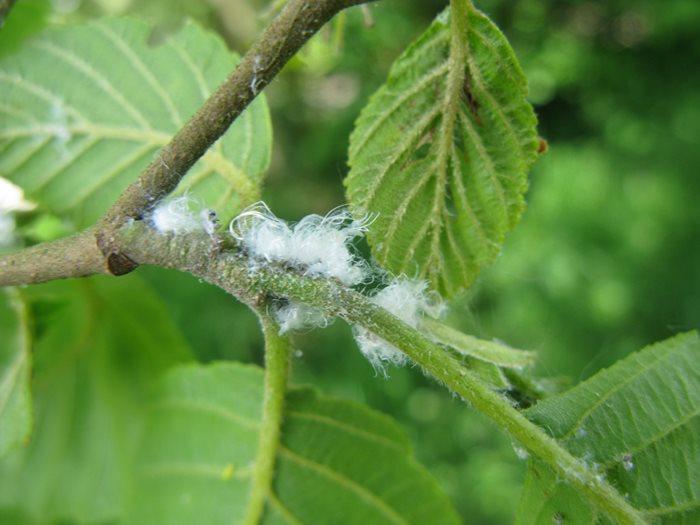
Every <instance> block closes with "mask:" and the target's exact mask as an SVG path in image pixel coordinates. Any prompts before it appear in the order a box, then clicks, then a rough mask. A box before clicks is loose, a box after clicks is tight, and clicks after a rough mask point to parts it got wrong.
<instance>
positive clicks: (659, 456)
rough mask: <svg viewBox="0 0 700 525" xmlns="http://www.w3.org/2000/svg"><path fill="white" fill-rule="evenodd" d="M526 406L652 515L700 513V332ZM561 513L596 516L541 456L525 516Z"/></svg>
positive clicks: (529, 519) (531, 476) (672, 520)
mask: <svg viewBox="0 0 700 525" xmlns="http://www.w3.org/2000/svg"><path fill="white" fill-rule="evenodd" d="M526 413H527V415H528V417H530V419H532V420H533V421H534V422H536V423H537V424H539V425H541V426H542V427H544V428H546V429H547V430H548V431H549V432H550V433H551V434H552V436H553V437H555V438H556V439H558V440H560V441H561V442H563V443H564V444H565V445H566V447H567V448H568V449H569V450H570V451H571V452H572V453H573V454H574V455H576V456H578V457H580V458H582V459H584V460H585V461H586V462H588V463H589V465H590V466H591V468H594V469H596V471H598V472H599V473H600V475H601V476H605V477H606V478H607V479H608V480H609V481H610V482H611V483H612V484H613V485H615V486H616V487H617V489H618V490H619V491H620V492H621V493H622V494H625V495H626V496H627V497H628V498H629V501H630V503H632V504H633V505H634V506H635V507H636V508H638V509H639V510H641V511H642V512H643V513H644V515H645V516H646V517H647V518H648V519H649V520H650V521H653V522H654V523H664V524H686V523H687V524H691V523H698V522H700V476H699V475H698V473H699V472H700V417H699V416H700V339H699V338H698V335H697V333H695V332H691V333H687V334H682V335H678V336H676V337H674V338H672V339H669V340H666V341H663V342H661V343H657V344H654V345H651V346H649V347H647V348H645V349H644V350H642V351H640V352H638V353H636V354H633V355H631V356H630V357H628V358H626V359H624V360H623V361H620V362H618V363H617V364H615V365H614V366H612V367H611V368H609V369H607V370H604V371H602V372H600V373H598V374H596V375H595V376H594V377H592V378H591V379H589V380H588V381H586V382H584V383H582V384H580V385H578V386H576V387H575V388H573V389H571V390H569V391H568V392H566V393H564V394H561V395H558V396H554V397H550V398H548V399H546V400H545V401H542V402H540V403H539V404H538V405H536V406H535V407H533V408H532V409H530V410H528V411H527V412H526ZM568 509H578V510H576V512H573V511H571V510H568ZM581 509H588V510H586V511H585V512H584V511H583V510H581ZM555 513H559V514H561V515H562V516H564V517H565V518H566V521H565V522H564V523H594V522H595V521H594V520H595V515H594V513H593V511H592V510H591V509H590V508H588V507H587V505H586V504H585V503H584V502H583V500H580V499H579V497H578V495H577V494H576V493H575V492H574V491H573V490H571V489H570V488H569V487H568V486H567V485H566V484H564V483H563V482H561V481H560V480H558V479H556V477H555V476H554V475H553V474H552V473H551V472H550V471H549V470H548V469H547V467H545V466H544V465H542V464H539V463H533V464H532V465H531V466H530V471H529V473H528V479H527V482H526V489H525V493H524V495H523V499H522V503H521V511H520V521H519V522H518V523H519V524H522V525H525V524H528V525H529V524H543V525H544V524H545V523H546V524H548V525H550V524H551V523H552V519H553V516H554V514H555ZM576 516H578V518H576V519H573V520H572V521H569V518H574V517H576ZM584 516H589V517H586V518H585V519H584V518H583V517H584Z"/></svg>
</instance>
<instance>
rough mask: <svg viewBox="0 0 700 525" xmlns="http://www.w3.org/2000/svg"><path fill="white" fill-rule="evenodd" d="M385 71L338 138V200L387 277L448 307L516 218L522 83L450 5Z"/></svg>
mask: <svg viewBox="0 0 700 525" xmlns="http://www.w3.org/2000/svg"><path fill="white" fill-rule="evenodd" d="M455 6H456V8H458V10H457V12H456V14H455V16H453V17H450V14H449V11H446V12H444V13H443V14H442V15H440V16H439V17H438V18H437V19H436V20H435V22H434V23H433V24H432V25H431V26H430V28H429V29H428V30H427V31H426V32H425V33H424V34H423V35H422V36H421V37H420V38H419V39H418V40H417V41H416V42H415V43H414V44H413V45H411V46H410V47H409V48H408V49H407V50H406V51H405V52H404V54H403V55H402V56H401V57H400V58H399V59H398V60H397V61H396V62H395V63H394V65H393V66H392V68H391V71H390V72H389V78H388V79H387V81H386V84H384V86H382V87H381V88H380V89H379V90H378V91H377V92H376V93H375V94H374V95H373V96H372V98H371V100H370V102H369V104H368V105H367V106H366V107H365V108H364V110H363V111H362V114H361V115H360V118H359V119H358V121H357V124H356V127H355V130H354V132H353V134H352V136H351V138H350V152H349V164H350V173H349V175H348V178H347V179H346V186H347V195H348V200H349V201H350V203H351V205H352V206H353V208H354V209H355V210H357V211H364V212H378V213H379V217H378V218H377V220H376V221H375V222H374V223H373V224H372V225H371V227H370V230H369V233H368V238H369V242H370V245H371V246H372V253H373V254H374V256H375V258H376V259H377V261H378V262H379V263H380V264H381V265H383V266H385V267H386V268H388V269H389V270H391V271H392V272H394V273H396V274H400V273H407V274H409V275H414V274H417V275H418V276H419V277H427V278H428V279H429V280H430V282H431V283H432V286H433V287H434V288H436V289H437V290H439V291H440V292H441V293H443V294H444V295H446V296H453V295H454V294H455V293H457V292H459V291H460V290H462V289H463V288H465V287H466V286H468V285H469V284H470V283H471V282H472V281H473V279H474V277H475V275H476V273H477V272H478V270H479V266H480V265H482V264H484V263H488V262H490V261H492V260H493V259H494V258H495V257H496V256H497V255H498V253H499V250H500V245H501V243H502V241H503V238H504V235H505V233H506V232H507V231H508V230H510V229H511V228H513V227H514V226H515V224H516V223H517V222H518V220H519V219H520V215H521V213H522V210H523V206H524V199H523V195H524V193H525V191H526V189H527V173H528V170H529V169H530V166H531V165H532V163H533V162H534V160H535V158H536V155H537V134H536V130H535V125H536V119H535V115H534V113H533V110H532V107H531V106H530V104H529V103H528V102H527V100H526V98H525V96H526V89H527V86H526V79H525V76H524V74H523V72H522V71H521V69H520V66H519V65H518V63H517V61H516V59H515V56H514V54H513V51H512V49H511V48H510V46H509V45H508V42H507V41H506V39H505V37H504V36H503V34H502V33H501V32H500V31H499V30H498V28H496V26H494V25H493V23H491V21H490V20H489V19H488V18H487V17H486V16H484V15H483V14H482V13H480V12H478V11H476V10H474V9H473V8H472V7H467V6H465V5H464V1H458V2H455Z"/></svg>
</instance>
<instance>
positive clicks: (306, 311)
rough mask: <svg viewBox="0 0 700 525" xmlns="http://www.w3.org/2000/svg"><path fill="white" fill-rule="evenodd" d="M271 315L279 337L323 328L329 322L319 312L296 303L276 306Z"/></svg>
mask: <svg viewBox="0 0 700 525" xmlns="http://www.w3.org/2000/svg"><path fill="white" fill-rule="evenodd" d="M273 315H274V317H275V321H277V324H278V325H279V327H280V332H279V333H280V335H283V334H286V333H288V332H296V331H303V330H311V329H312V328H325V327H326V326H328V325H329V324H330V322H331V320H330V319H329V318H328V317H326V316H325V315H323V312H321V311H320V310H317V309H316V308H312V307H310V306H307V305H305V304H303V303H296V302H288V303H284V304H282V305H276V306H275V307H274V309H273Z"/></svg>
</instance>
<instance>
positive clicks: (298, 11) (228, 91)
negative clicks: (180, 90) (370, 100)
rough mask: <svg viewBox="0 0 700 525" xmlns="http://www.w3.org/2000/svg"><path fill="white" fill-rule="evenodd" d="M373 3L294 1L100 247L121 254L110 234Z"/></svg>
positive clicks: (116, 213) (123, 200)
mask: <svg viewBox="0 0 700 525" xmlns="http://www.w3.org/2000/svg"><path fill="white" fill-rule="evenodd" d="M369 1H373V0H315V1H308V0H289V2H287V4H286V5H285V6H284V8H283V9H282V11H281V12H280V14H279V15H278V16H277V18H275V19H274V20H273V21H272V23H271V24H270V25H269V26H268V27H267V29H265V31H264V32H263V34H262V35H261V36H260V38H259V39H258V41H257V42H256V43H255V44H254V45H253V47H251V48H250V50H249V51H248V52H247V53H246V54H245V56H244V57H243V59H242V60H241V62H240V64H238V66H237V67H236V69H235V70H234V71H233V73H232V74H231V75H230V76H229V77H228V78H227V79H226V81H225V82H224V83H223V84H222V85H221V86H219V87H218V88H217V90H216V91H214V93H213V94H212V95H211V96H210V97H209V99H207V101H206V102H205V103H204V105H203V106H202V107H201V108H200V109H199V111H197V113H196V114H195V115H194V116H193V117H192V118H191V119H190V121H189V122H187V124H185V125H184V126H183V127H182V129H180V131H178V132H177V133H176V134H175V136H174V137H173V138H172V140H171V141H170V143H169V144H167V145H166V146H165V147H164V148H163V149H162V150H161V151H160V153H159V154H158V156H157V157H156V158H155V159H154V160H153V161H152V162H151V163H150V164H149V165H148V167H147V168H146V170H145V171H144V172H143V173H142V174H141V176H140V177H139V178H138V180H136V182H134V183H133V184H131V185H130V186H128V187H127V188H126V190H125V191H124V193H123V194H122V195H121V196H120V197H119V199H118V200H117V201H116V202H115V203H114V204H113V205H112V207H111V208H110V209H109V210H108V211H107V213H106V214H105V215H104V217H103V218H102V219H101V221H100V226H101V227H100V230H99V231H98V239H99V245H100V247H101V249H102V250H103V252H104V253H105V255H106V256H107V255H109V254H115V253H119V250H118V246H117V245H116V244H115V239H114V238H113V236H112V235H111V232H112V231H113V230H114V229H115V228H118V227H119V226H121V224H123V222H124V221H125V220H126V219H127V218H140V217H141V216H142V215H143V213H144V212H145V211H146V210H148V209H149V208H151V207H152V206H153V205H154V204H155V203H156V202H157V201H158V200H159V199H161V198H163V197H164V196H166V195H168V194H169V193H170V192H172V191H173V190H174V189H175V187H176V186H177V184H178V183H179V182H180V180H181V179H182V177H183V176H184V175H185V173H187V171H188V170H189V169H190V168H191V167H192V166H193V165H194V163H195V162H196V161H197V160H198V159H199V158H200V157H201V156H202V155H204V153H205V152H206V151H207V149H208V148H209V147H210V146H211V145H212V144H214V142H216V140H217V139H218V138H219V137H221V135H223V134H224V132H226V130H227V129H228V128H229V126H231V124H232V123H233V122H234V121H235V120H236V118H237V117H238V116H239V115H240V114H241V113H242V112H243V110H244V109H245V108H246V107H247V106H248V104H250V102H252V101H253V99H254V98H255V97H256V96H257V95H258V94H259V93H260V92H261V91H262V90H263V89H264V88H265V86H267V85H268V84H269V83H270V81H271V80H272V79H273V78H274V77H275V76H276V75H277V74H278V73H279V72H280V70H281V69H282V67H283V66H284V65H285V64H286V63H287V61H289V59H290V58H291V57H292V56H294V55H295V54H296V53H297V52H298V51H299V50H300V49H301V47H302V46H303V45H304V44H305V43H306V42H307V41H308V40H309V38H311V36H313V35H314V33H316V31H318V30H319V29H320V28H321V27H322V26H323V25H324V24H325V23H326V22H328V21H329V20H330V19H331V18H332V17H333V16H334V15H335V14H336V13H338V12H340V11H341V10H343V9H345V8H347V7H351V6H354V5H358V4H363V3H367V2H369Z"/></svg>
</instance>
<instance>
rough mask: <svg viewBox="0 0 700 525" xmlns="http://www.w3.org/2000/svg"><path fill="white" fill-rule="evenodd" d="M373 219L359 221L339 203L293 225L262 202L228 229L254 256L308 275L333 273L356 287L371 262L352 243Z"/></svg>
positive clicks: (323, 275) (246, 212)
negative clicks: (358, 253)
mask: <svg viewBox="0 0 700 525" xmlns="http://www.w3.org/2000/svg"><path fill="white" fill-rule="evenodd" d="M370 222H371V219H369V218H367V217H366V218H363V219H360V220H354V219H353V218H352V216H351V215H350V213H349V212H348V211H347V210H346V209H344V208H338V209H336V210H333V211H331V212H330V213H329V214H328V215H326V216H321V215H307V216H306V217H304V218H303V219H302V220H301V221H299V222H298V223H296V224H289V223H287V222H286V221H284V220H282V219H279V218H277V217H275V215H274V214H273V213H272V212H271V211H270V210H269V209H268V208H267V206H266V205H265V204H264V203H262V202H260V203H257V204H254V205H253V206H251V207H250V208H248V209H246V210H245V211H243V212H242V213H241V214H239V215H238V216H237V217H236V218H235V219H233V221H231V224H230V225H229V231H230V232H231V235H232V236H233V237H234V238H235V239H236V240H237V241H238V242H239V243H240V244H241V245H242V246H243V247H244V248H245V249H246V250H247V251H248V253H249V254H250V255H251V257H253V258H254V259H257V260H260V261H266V262H282V263H285V264H288V265H289V266H292V267H294V268H297V269H299V270H301V271H302V273H303V274H304V275H307V276H309V277H334V278H336V279H338V280H339V281H341V282H342V283H343V284H346V285H348V286H353V285H356V284H360V283H362V282H363V281H365V280H366V279H367V277H368V275H369V266H368V265H367V263H366V262H365V261H363V260H362V259H359V258H358V257H356V256H355V255H354V254H353V253H352V252H351V251H350V246H351V243H352V241H353V239H355V238H356V237H360V236H362V235H363V234H364V232H365V231H366V230H367V225H368V224H369V223H370Z"/></svg>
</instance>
